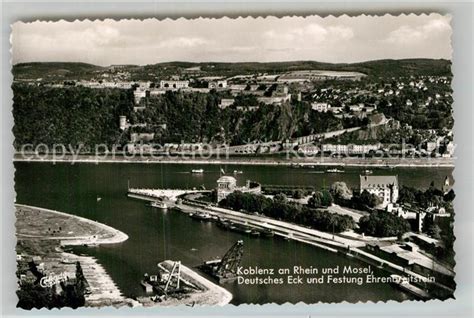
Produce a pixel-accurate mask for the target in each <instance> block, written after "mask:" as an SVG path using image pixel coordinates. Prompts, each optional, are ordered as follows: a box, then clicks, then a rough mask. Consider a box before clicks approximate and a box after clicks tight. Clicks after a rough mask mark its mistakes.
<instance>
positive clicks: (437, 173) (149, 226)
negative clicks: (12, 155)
mask: <svg viewBox="0 0 474 318" xmlns="http://www.w3.org/2000/svg"><path fill="white" fill-rule="evenodd" d="M15 168H16V174H15V188H16V192H17V198H16V202H17V203H22V204H29V205H35V206H39V207H44V208H50V209H55V210H59V211H63V212H66V213H71V214H75V215H79V216H83V217H86V218H89V219H92V220H96V221H98V222H101V223H104V224H107V225H110V226H112V227H114V228H116V229H118V230H121V231H123V232H125V233H126V234H127V235H128V236H129V239H128V240H127V241H126V242H124V243H122V244H119V245H115V246H100V247H91V248H85V247H81V248H77V252H79V253H84V254H87V255H92V256H95V257H96V258H97V259H98V261H99V262H100V263H101V264H103V266H104V267H105V269H106V270H107V272H108V273H109V274H110V276H111V277H112V279H113V280H114V281H115V282H116V284H117V285H118V286H119V288H120V289H121V290H122V292H123V293H124V294H125V295H127V296H136V295H142V294H143V291H142V288H141V286H140V280H141V278H142V277H143V274H144V273H150V274H152V273H155V272H156V264H157V263H158V262H160V261H162V260H165V259H172V260H181V261H182V263H183V264H185V265H187V266H190V267H193V266H196V265H199V264H200V263H202V262H203V261H204V260H209V259H213V258H215V257H218V256H222V255H223V254H224V253H225V252H226V251H227V250H228V249H229V248H230V247H231V246H232V245H233V244H234V243H235V242H236V241H237V240H240V239H243V240H244V256H243V259H242V265H243V266H259V267H261V268H274V269H278V268H292V267H293V266H295V265H300V266H303V267H309V266H313V267H318V268H324V267H334V266H337V265H339V266H345V265H353V266H366V264H364V263H362V262H359V261H357V260H354V259H349V258H346V257H343V256H340V255H336V254H335V253H332V252H329V251H326V250H322V249H320V248H317V247H314V246H309V245H306V244H303V243H299V242H294V241H286V240H283V239H281V238H278V237H274V238H265V239H264V238H260V239H259V238H251V237H246V236H245V235H242V234H239V233H233V232H228V231H225V230H223V229H221V228H218V227H217V226H215V225H214V224H212V223H200V222H197V221H194V220H192V219H191V218H189V217H188V216H186V215H184V214H181V213H178V212H174V211H168V212H162V211H159V210H156V209H152V208H151V207H149V206H147V205H146V204H145V202H143V201H138V200H134V199H130V198H128V197H127V196H126V193H127V184H130V186H132V187H144V188H145V187H146V188H153V187H154V188H192V187H200V186H205V187H206V188H207V189H210V188H212V187H214V186H215V181H216V180H217V178H218V177H219V174H220V168H221V166H217V165H215V166H214V165H205V166H203V167H202V168H203V169H204V170H205V173H204V174H203V175H192V174H191V173H189V172H190V170H191V169H196V168H201V167H196V166H189V165H183V164H122V163H110V164H99V165H96V164H74V165H70V164H55V165H53V164H50V163H26V162H16V163H15ZM222 168H223V169H225V170H226V171H233V170H242V171H243V174H239V175H237V176H236V178H237V179H238V183H239V184H240V185H243V184H244V183H245V180H246V179H251V180H255V181H258V182H260V183H262V184H264V185H265V184H267V185H302V186H315V187H316V188H319V187H323V186H324V187H327V186H329V185H330V184H331V183H332V182H334V181H345V182H346V183H347V184H348V185H349V186H350V187H357V186H358V180H359V177H358V176H359V173H360V172H361V170H362V168H346V169H345V173H340V174H338V173H336V174H329V173H321V171H324V170H325V168H323V167H317V168H314V169H310V168H299V169H294V168H289V167H271V166H222ZM451 173H452V169H451V168H397V169H392V170H374V175H377V174H387V175H389V174H390V175H393V174H397V175H398V176H399V182H400V184H401V185H407V186H413V187H417V188H427V187H428V186H429V185H430V183H431V181H434V182H435V184H436V186H438V187H440V186H441V185H442V182H443V181H444V178H445V177H446V176H447V175H449V176H450V175H451ZM98 197H100V198H101V200H97V198H98ZM373 269H374V275H375V276H387V275H388V274H387V273H385V272H383V271H381V270H379V269H377V268H373ZM223 287H224V288H226V289H228V290H229V291H230V292H231V293H232V294H233V296H234V298H233V300H232V303H234V304H241V303H258V304H264V303H269V302H276V303H284V302H292V303H295V302H299V301H303V302H305V303H316V302H319V301H322V302H341V301H349V302H356V301H368V300H371V301H386V300H404V299H409V298H410V296H409V295H407V294H405V293H403V292H401V291H400V290H398V289H396V288H395V287H392V286H391V285H389V284H383V283H380V284H370V285H364V284H362V285H358V284H317V285H314V284H313V285H307V284H303V285H289V284H286V283H285V284H282V285H239V284H238V283H237V282H233V283H227V284H224V285H223Z"/></svg>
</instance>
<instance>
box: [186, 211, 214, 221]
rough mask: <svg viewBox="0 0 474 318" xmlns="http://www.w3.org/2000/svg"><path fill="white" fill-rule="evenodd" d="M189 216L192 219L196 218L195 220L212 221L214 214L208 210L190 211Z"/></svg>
mask: <svg viewBox="0 0 474 318" xmlns="http://www.w3.org/2000/svg"><path fill="white" fill-rule="evenodd" d="M189 216H190V217H191V218H192V219H195V220H198V221H211V220H212V216H211V215H210V214H209V213H207V212H194V213H189Z"/></svg>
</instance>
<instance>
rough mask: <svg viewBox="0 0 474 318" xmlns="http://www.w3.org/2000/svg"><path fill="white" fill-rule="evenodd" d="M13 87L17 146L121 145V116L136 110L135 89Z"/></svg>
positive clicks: (18, 85)
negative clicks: (134, 104)
mask: <svg viewBox="0 0 474 318" xmlns="http://www.w3.org/2000/svg"><path fill="white" fill-rule="evenodd" d="M12 88H13V93H14V97H13V118H14V120H15V125H14V127H13V134H14V136H15V147H16V148H17V149H18V148H20V147H21V145H25V144H32V145H33V146H36V145H38V144H46V145H47V146H48V147H52V146H53V145H54V144H63V145H71V146H72V147H77V146H78V145H79V144H81V143H82V144H84V146H86V147H95V145H98V144H107V145H113V144H117V143H119V142H120V136H121V131H120V130H119V122H118V119H119V116H120V115H128V114H130V112H131V109H132V102H133V94H132V92H131V91H125V90H119V89H103V90H97V89H89V88H84V87H70V88H51V87H37V86H32V85H21V84H16V85H13V87H12ZM92 149H93V148H92Z"/></svg>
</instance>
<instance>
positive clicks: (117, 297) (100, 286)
mask: <svg viewBox="0 0 474 318" xmlns="http://www.w3.org/2000/svg"><path fill="white" fill-rule="evenodd" d="M15 206H16V220H17V221H16V236H17V240H18V241H17V255H19V256H18V259H19V260H23V259H37V260H38V259H39V260H40V264H39V265H40V266H41V268H42V271H43V272H44V273H47V275H62V274H64V275H66V276H68V277H75V275H76V263H77V262H79V263H80V265H81V268H82V271H83V274H84V277H85V279H86V280H87V283H88V293H87V294H86V295H85V306H89V307H102V306H107V305H114V306H123V305H127V306H136V305H137V303H136V301H134V300H131V299H128V298H126V297H125V296H123V295H122V293H121V291H120V290H119V288H118V287H117V286H116V284H115V283H114V282H113V280H112V278H111V277H110V276H109V275H108V274H107V272H106V271H105V269H104V267H103V266H102V265H101V264H99V263H98V262H97V260H96V259H95V258H94V257H90V256H84V255H76V254H73V253H69V252H65V251H64V250H63V248H62V246H65V245H84V244H85V245H89V244H94V245H99V244H118V243H121V242H123V241H125V240H127V239H128V236H127V235H126V234H125V233H123V232H121V231H118V230H116V229H114V228H112V227H110V226H107V225H105V224H101V223H98V222H95V221H92V220H89V219H85V218H82V217H78V216H75V215H70V214H67V213H63V212H59V211H54V210H49V209H44V208H39V207H34V206H29V205H23V204H16V205H15Z"/></svg>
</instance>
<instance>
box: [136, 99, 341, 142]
mask: <svg viewBox="0 0 474 318" xmlns="http://www.w3.org/2000/svg"><path fill="white" fill-rule="evenodd" d="M218 104H219V95H218V93H216V92H214V91H211V93H209V94H201V93H182V92H167V93H166V94H164V95H161V96H157V97H152V98H149V99H148V100H147V101H146V108H145V109H144V110H143V111H140V112H135V113H133V114H132V121H133V122H145V123H147V124H148V128H147V130H148V131H149V130H150V129H152V130H153V131H154V132H155V133H156V136H157V137H156V139H157V140H156V141H157V142H160V143H164V142H180V141H182V140H183V141H185V142H199V141H207V142H217V143H221V142H227V143H231V144H244V143H246V142H248V141H255V140H284V139H286V138H291V137H296V136H303V135H308V134H311V133H317V132H323V131H328V130H335V129H341V128H342V127H343V125H342V122H341V120H340V119H338V118H336V117H334V116H333V114H332V113H318V112H316V111H313V110H311V106H310V104H309V103H305V102H303V103H293V104H289V103H285V104H282V105H281V106H276V105H263V104H261V105H259V108H258V109H257V110H254V111H244V110H239V109H237V108H235V107H232V106H231V107H228V108H225V109H220V108H219V106H218ZM159 123H166V124H167V129H166V130H162V129H160V128H159V127H158V126H157V125H155V126H156V127H155V128H153V125H154V124H159Z"/></svg>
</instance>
